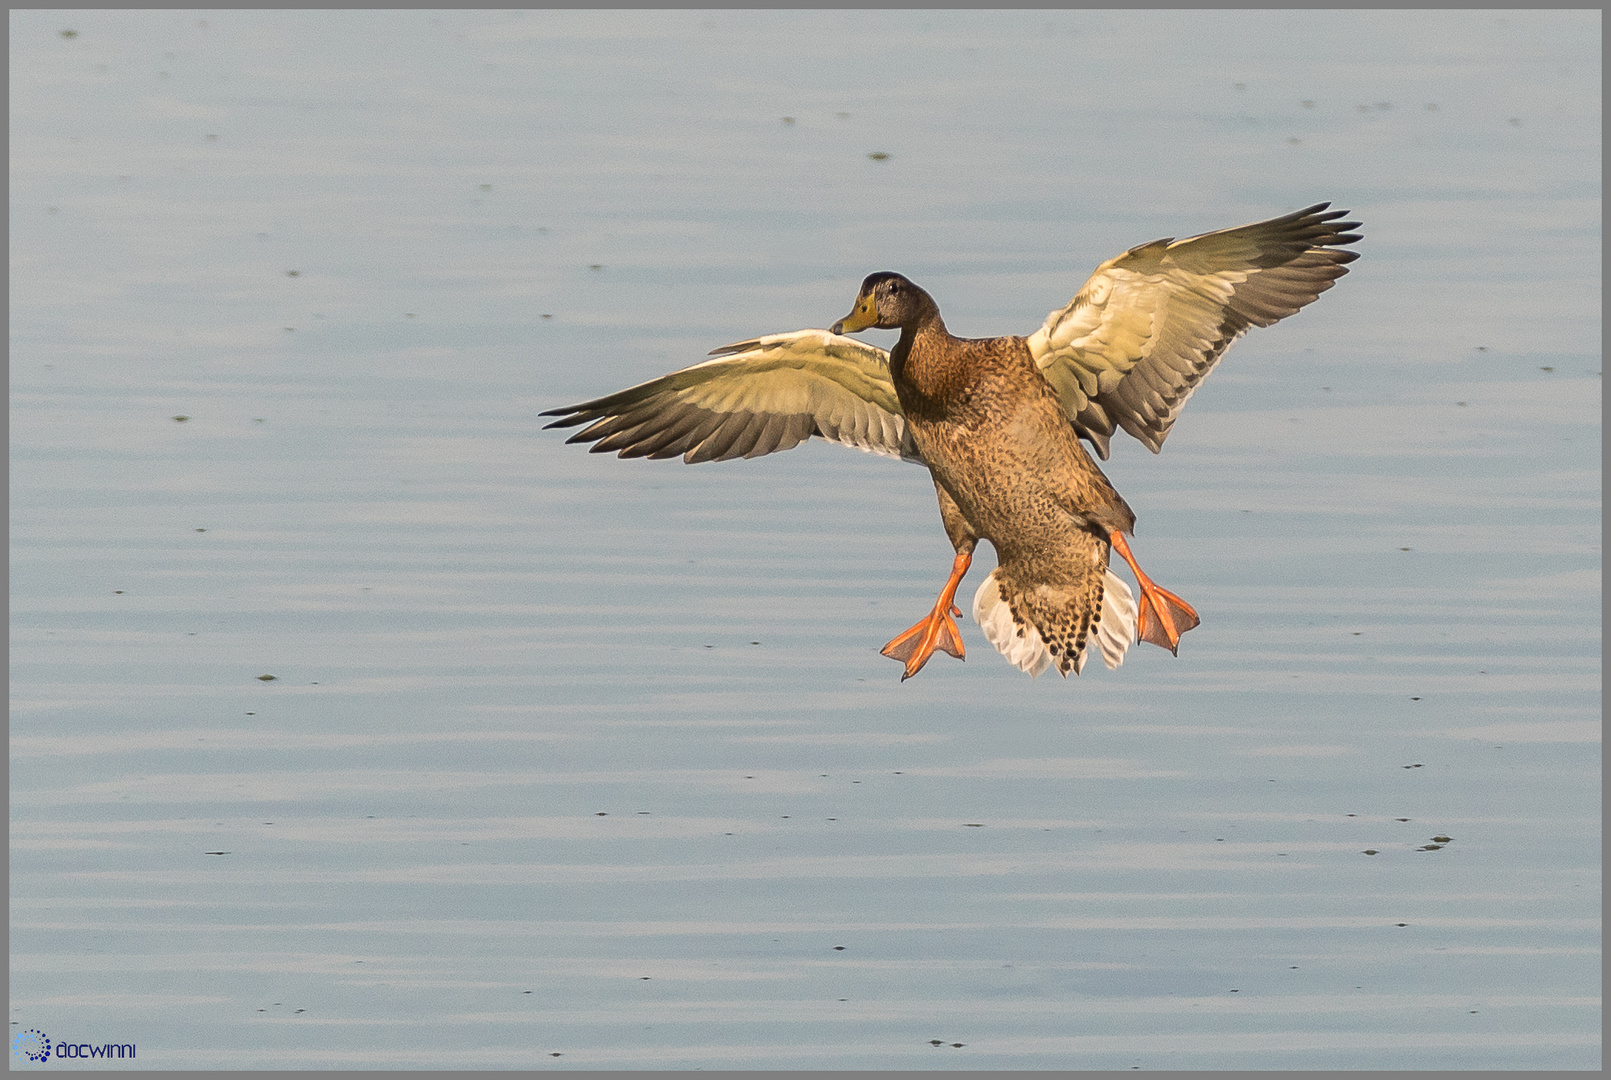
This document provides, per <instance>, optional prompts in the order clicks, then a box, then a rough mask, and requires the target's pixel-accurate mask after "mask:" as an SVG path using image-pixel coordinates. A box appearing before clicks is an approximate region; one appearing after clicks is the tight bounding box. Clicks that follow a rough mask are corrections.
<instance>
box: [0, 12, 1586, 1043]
mask: <svg viewBox="0 0 1611 1080" xmlns="http://www.w3.org/2000/svg"><path fill="white" fill-rule="evenodd" d="M10 29H11V100H12V105H11V123H12V128H11V219H10V226H11V235H12V241H11V313H12V317H11V446H10V449H11V582H10V584H11V626H12V643H11V672H12V701H11V706H12V712H11V772H10V782H11V864H10V871H11V1018H10V1019H11V1022H12V1030H13V1031H14V1032H18V1031H23V1030H27V1029H30V1028H32V1029H37V1030H39V1031H42V1032H44V1033H46V1034H47V1035H48V1036H50V1037H51V1038H52V1039H55V1040H58V1041H68V1042H89V1043H94V1044H97V1045H99V1044H101V1043H106V1042H121V1043H135V1044H137V1046H138V1060H137V1062H136V1063H132V1064H135V1065H136V1066H144V1067H147V1068H205V1067H226V1068H241V1067H270V1068H274V1067H278V1068H303V1067H308V1068H312V1067H339V1068H361V1067H383V1066H395V1067H409V1068H436V1067H465V1066H469V1067H488V1068H512V1067H531V1066H544V1067H557V1068H564V1067H574V1068H595V1067H597V1068H739V1067H773V1068H778V1067H815V1068H844V1067H879V1068H907V1069H909V1068H1088V1069H1102V1068H1106V1069H1129V1068H1132V1067H1141V1068H1149V1069H1150V1068H1202V1069H1268V1068H1372V1069H1381V1068H1518V1067H1526V1068H1597V1067H1598V1066H1599V1063H1600V1027H1599V1025H1600V1019H1599V1018H1600V996H1599V986H1600V976H1599V965H1600V919H1599V913H1600V877H1599V851H1600V794H1599V776H1600V769H1599V741H1600V729H1599V704H1600V697H1599V690H1600V662H1599V653H1600V614H1599V611H1600V569H1599V567H1600V526H1599V512H1600V466H1599V461H1600V404H1599V403H1600V386H1601V383H1600V355H1599V340H1600V306H1599V303H1600V299H1599V298H1600V289H1601V281H1600V260H1601V248H1600V173H1599V161H1600V124H1601V118H1600V55H1599V41H1600V16H1599V13H1598V12H1565V13H1561V12H1556V13H1540V14H1527V13H1517V12H1511V13H1506V12H1480V13H1432V14H1426V13H1409V14H1402V13H1401V14H1393V13H1332V14H1326V13H1320V14H1297V13H1280V12H1262V13H1216V12H1146V13H1136V14H1132V15H1124V14H1105V13H1096V12H1015V13H999V14H977V13H964V12H946V13H933V12H861V13H837V12H824V13H771V14H768V13H745V12H715V13H707V12H621V13H600V14H577V13H556V12H527V13H520V12H479V13H432V12H402V13H379V12H280V13H263V12H224V13H209V12H163V13H116V12H90V11H73V12H67V13H52V12H41V11H25V12H13V13H12V15H11V23H10ZM65 31H73V32H74V34H73V36H67V35H66V34H65V33H64V32H65ZM875 152H876V153H882V154H887V155H888V157H887V158H886V159H884V160H874V159H872V158H870V157H869V155H870V154H872V153H875ZM1321 199H1331V200H1333V201H1335V202H1336V204H1337V205H1339V206H1342V207H1348V208H1351V209H1352V210H1353V211H1354V212H1355V214H1357V215H1358V216H1359V217H1360V218H1361V219H1362V220H1363V221H1364V222H1365V233H1366V239H1365V241H1364V243H1363V244H1362V245H1361V248H1362V250H1363V252H1364V258H1362V259H1361V260H1360V261H1359V262H1358V263H1356V264H1355V265H1354V268H1353V272H1352V273H1351V274H1350V275H1349V276H1348V277H1347V278H1346V279H1344V280H1343V281H1342V282H1341V283H1340V285H1339V286H1338V288H1337V289H1336V290H1335V291H1333V292H1331V293H1329V294H1327V295H1326V296H1325V297H1323V298H1322V299H1321V300H1320V301H1319V302H1318V303H1317V304H1315V306H1314V307H1312V308H1310V309H1308V310H1306V311H1305V312H1303V313H1302V314H1301V315H1300V316H1298V317H1296V318H1294V319H1293V320H1291V321H1290V322H1287V323H1283V324H1282V325H1280V326H1278V327H1275V328H1273V329H1269V330H1264V331H1256V332H1255V333H1254V334H1253V335H1252V336H1251V337H1250V338H1248V339H1247V340H1245V341H1243V342H1242V343H1241V344H1239V345H1238V346H1237V347H1236V348H1235V349H1234V350H1233V351H1232V352H1231V354H1230V356H1229V357H1228V359H1227V360H1226V362H1225V364H1224V365H1223V366H1222V368H1221V369H1220V370H1219V371H1218V372H1217V373H1216V374H1215V375H1214V377H1213V378H1212V379H1211V380H1210V381H1209V383H1208V384H1207V385H1206V387H1205V388H1204V389H1203V390H1202V391H1201V392H1199V393H1198V394H1197V395H1196V397H1195V398H1194V399H1193V401H1192V403H1191V405H1190V407H1189V408H1188V410H1187V411H1186V413H1185V415H1184V418H1183V419H1182V420H1181V422H1180V423H1179V425H1178V426H1177V428H1176V429H1175V431H1174V434H1173V436H1172V438H1171V439H1170V441H1169V445H1168V447H1167V448H1166V450H1165V452H1164V453H1163V454H1162V455H1160V456H1158V457H1156V458H1155V457H1153V456H1152V455H1150V454H1149V453H1147V452H1146V451H1145V450H1144V449H1143V448H1142V447H1141V446H1139V444H1136V443H1134V442H1132V441H1130V440H1128V439H1123V440H1116V441H1115V447H1114V455H1113V459H1112V461H1111V462H1109V464H1108V473H1109V475H1110V476H1111V477H1112V478H1113V480H1114V481H1115V483H1116V484H1117V485H1118V486H1119V488H1120V489H1121V490H1122V491H1123V492H1124V493H1125V495H1126V497H1127V499H1128V500H1129V502H1130V503H1131V505H1132V506H1133V507H1134V508H1135V509H1136V511H1137V513H1138V515H1139V517H1140V525H1139V527H1138V530H1137V539H1136V548H1137V552H1138V555H1139V557H1140V558H1141V559H1142V560H1143V562H1144V563H1145V564H1146V565H1147V567H1148V569H1149V572H1150V573H1152V574H1153V575H1155V576H1156V577H1157V578H1158V580H1159V581H1160V582H1162V583H1163V584H1165V585H1166V586H1168V587H1170V588H1173V589H1175V590H1177V591H1179V592H1180V593H1181V594H1182V595H1184V596H1185V597H1187V598H1188V599H1189V600H1190V601H1191V602H1192V603H1193V604H1194V605H1195V606H1196V607H1197V608H1198V609H1199V611H1200V612H1201V613H1202V615H1203V625H1202V627H1201V628H1200V629H1199V630H1196V631H1194V632H1193V633H1192V634H1191V635H1190V636H1189V637H1188V638H1187V639H1186V641H1185V642H1184V644H1183V646H1182V650H1181V655H1180V657H1179V658H1178V659H1175V658H1172V657H1170V656H1169V655H1168V654H1166V653H1165V652H1163V651H1162V650H1158V649H1150V648H1146V649H1137V650H1135V651H1133V652H1132V653H1131V655H1130V659H1129V661H1128V662H1127V663H1126V664H1125V665H1124V667H1122V668H1121V669H1120V670H1118V671H1117V672H1108V671H1106V670H1104V669H1102V668H1101V667H1100V665H1095V666H1093V667H1092V668H1091V669H1088V671H1087V674H1086V675H1085V676H1084V677H1083V678H1079V679H1070V680H1068V681H1066V682H1065V681H1063V680H1060V679H1057V678H1054V677H1043V678H1041V679H1040V680H1038V681H1031V680H1030V679H1028V678H1026V677H1025V676H1023V675H1022V674H1020V673H1019V672H1017V671H1015V670H1014V669H1012V668H1011V667H1010V666H1008V665H1007V664H1006V663H1005V662H1004V661H1002V660H1001V658H1000V657H998V656H996V655H995V654H994V652H993V650H991V649H990V647H989V646H988V644H987V643H986V642H985V641H984V640H983V638H982V636H981V635H980V634H979V632H978V630H977V628H976V627H973V626H972V625H971V623H970V624H969V625H967V626H966V627H965V629H964V637H965V639H966V641H967V646H968V650H969V658H968V660H967V662H966V663H965V664H959V663H956V662H954V661H952V660H950V659H949V658H947V657H938V658H936V659H935V660H934V661H933V662H932V663H931V664H930V665H929V667H928V668H927V669H926V670H925V671H924V672H923V674H922V675H921V677H919V678H917V679H914V680H912V681H911V682H908V683H906V684H904V685H902V684H901V683H900V681H899V667H898V666H897V665H895V664H893V663H891V662H890V661H888V660H886V659H884V658H882V657H880V656H879V655H878V652H877V650H878V647H879V646H880V645H881V644H882V643H883V642H884V641H886V640H887V639H888V638H889V637H891V636H892V635H893V634H894V633H895V632H897V631H899V630H900V629H902V628H904V627H905V626H907V625H908V624H910V623H911V622H912V620H913V619H915V618H917V617H918V616H919V615H920V614H921V613H922V612H924V611H926V610H927V608H928V606H929V605H930V604H931V603H932V599H933V595H934V592H935V590H936V589H937V587H938V586H939V584H940V582H941V580H942V579H943V575H944V573H945V571H946V569H947V567H948V566H949V562H950V557H951V552H950V547H949V545H948V544H947V542H946V540H945V537H944V534H943V532H942V530H941V528H940V525H939V521H938V515H937V513H936V509H935V506H934V501H933V494H932V488H931V486H930V484H929V482H928V480H927V478H926V477H925V476H924V474H923V473H922V472H921V471H920V470H918V469H914V468H912V467H909V466H904V465H900V464H896V463H892V462H889V461H886V460H883V459H877V458H872V457H869V456H866V455H861V454H857V453H855V452H853V451H849V450H845V449H843V448H839V447H830V446H825V445H821V444H818V445H813V446H807V447H802V448H801V449H798V450H796V451H793V452H791V453H788V454H782V455H776V456H774V457H771V458H766V459H761V460H758V461H753V462H735V463H730V464H726V465H719V466H718V465H711V466H702V467H699V468H689V467H685V466H683V465H681V464H677V463H664V462H644V461H631V462H625V461H618V460H615V459H614V458H610V457H603V456H592V455H588V454H586V453H583V452H581V451H580V450H579V449H578V448H576V447H566V446H564V445H563V441H562V438H560V437H558V434H559V433H556V432H543V431H541V430H540V429H539V422H538V420H537V415H536V414H537V413H538V412H539V411H541V410H542V409H544V408H551V407H554V406H556V405H561V404H567V403H570V402H573V401H576V400H579V399H581V398H584V397H588V396H592V395H596V394H599V393H602V392H605V391H609V390H613V389H617V388H619V387H622V386H625V385H628V384H630V383H633V382H636V381H639V380H641V379H644V378H647V377H650V376H652V375H655V374H658V373H660V372H663V371H666V370H670V369H672V368H676V367H681V366H684V365H686V364H689V363H692V362H695V361H696V360H698V359H700V358H701V357H703V355H704V354H705V352H706V351H707V350H708V349H710V348H712V347H714V346H717V345H722V344H724V343H727V342H730V341H737V340H741V339H742V338H744V337H746V336H749V335H753V334H757V333H765V332H771V331H778V330H788V329H794V328H797V327H803V326H822V325H826V324H828V323H830V322H831V321H832V320H833V319H835V318H837V317H838V316H840V315H842V314H843V313H844V312H845V311H846V310H847V309H848V305H849V302H850V300H851V299H852V297H853V296H854V293H855V289H856V285H857V283H858V282H859V281H860V280H861V278H862V277H863V276H864V275H865V274H867V273H869V272H871V271H873V270H880V269H893V270H900V271H902V272H904V273H907V274H908V275H910V276H912V277H913V278H915V279H916V280H918V281H919V282H920V283H922V284H923V285H925V286H926V287H927V288H928V289H930V290H931V291H932V292H933V293H934V294H935V296H936V297H937V298H938V299H939V301H940V303H941V305H942V306H943V308H944V310H945V312H946V316H947V320H948V323H949V324H950V326H951V328H952V329H953V330H954V331H956V332H958V333H960V334H965V335H986V334H999V333H1014V332H1016V333H1026V332H1028V331H1029V330H1032V329H1033V328H1034V327H1036V326H1038V325H1039V322H1040V320H1041V319H1042V318H1043V317H1044V315H1045V313H1046V312H1047V311H1049V310H1051V309H1052V308H1055V307H1058V306H1061V305H1062V304H1063V303H1065V302H1066V301H1067V299H1068V297H1069V296H1070V295H1072V294H1073V292H1074V291H1075V290H1076V289H1077V288H1078V286H1079V285H1080V284H1081V282H1083V280H1084V278H1085V276H1086V275H1087V274H1088V273H1089V272H1090V270H1091V269H1092V268H1093V267H1094V266H1095V265H1096V264H1097V263H1098V262H1100V261H1101V260H1103V259H1105V258H1108V257H1110V256H1112V255H1114V254H1116V253H1118V252H1119V251H1122V250H1123V249H1125V248H1126V247H1129V246H1131V245H1133V244H1136V243H1140V242H1143V241H1146V240H1150V239H1153V238H1154V237H1158V236H1166V235H1179V236H1183V235H1189V234H1191V233H1195V232H1201V231H1205V230H1208V229H1213V228H1219V227H1224V226H1229V225H1234V224H1239V223H1242V222H1245V221H1251V220H1255V219H1259V218H1263V217H1268V216H1271V215H1274V214H1277V213H1281V212H1284V211H1286V210H1289V209H1292V208H1296V207H1298V206H1302V205H1306V204H1308V203H1311V202H1315V201H1319V200H1321ZM867 336H868V337H869V338H870V339H873V340H878V341H880V343H883V344H887V343H888V341H887V338H888V335H883V334H876V333H875V334H869V335H867ZM989 565H990V564H989V559H988V558H985V559H984V562H983V564H982V565H980V566H979V567H977V568H976V569H975V572H974V576H973V577H972V578H971V579H970V580H971V581H977V580H979V578H981V577H982V576H983V574H984V573H987V572H988V570H989ZM973 587H974V586H973V585H972V584H968V585H965V586H964V590H965V591H968V595H971V591H969V590H971V589H972V588H973ZM269 675H272V676H273V677H274V678H273V679H272V680H267V679H264V678H263V677H264V676H269ZM1434 837H1448V838H1449V839H1448V840H1446V841H1434V840H1433V838H1434ZM1368 851H1369V852H1375V854H1367V852H1368ZM954 1044H962V1045H960V1046H957V1045H954ZM19 1064H20V1067H27V1065H26V1063H19ZM52 1064H55V1062H53V1063H52ZM63 1064H66V1063H63ZM129 1064H131V1063H127V1062H125V1063H123V1064H122V1065H120V1066H117V1067H128V1065H129Z"/></svg>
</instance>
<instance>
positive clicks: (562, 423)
mask: <svg viewBox="0 0 1611 1080" xmlns="http://www.w3.org/2000/svg"><path fill="white" fill-rule="evenodd" d="M711 356H712V357H714V359H711V360H706V361H705V362H704V363H702V364H695V365H694V366H693V367H689V368H683V369H682V370H681V371H674V372H672V373H671V374H669V375H662V376H660V378H658V379H651V380H649V381H648V382H646V383H640V384H638V385H637V386H633V387H629V388H627V389H625V390H620V391H617V392H616V393H613V394H609V395H607V396H605V397H601V398H595V399H594V400H592V401H584V402H582V403H581V404H580V405H569V406H566V407H565V408H561V409H550V410H548V411H547V412H544V413H543V414H542V415H543V416H557V417H559V418H560V419H558V420H555V421H554V422H553V423H551V424H549V425H547V426H548V427H551V428H555V427H575V426H576V425H578V424H588V426H587V427H585V428H583V429H582V430H581V431H578V432H577V433H576V434H575V435H572V436H571V437H570V438H569V439H568V440H566V441H567V442H573V443H576V442H590V443H593V445H592V446H591V447H589V449H590V450H592V451H593V452H594V453H604V452H606V451H610V450H614V451H618V452H619V453H620V456H621V457H648V458H669V457H676V456H677V455H679V454H680V455H682V459H683V460H684V461H686V462H688V463H689V464H690V465H692V464H694V463H696V462H701V461H726V460H728V459H730V458H737V457H745V458H753V457H760V456H761V455H763V454H770V453H773V452H774V451H777V450H788V449H790V448H792V447H794V446H797V445H799V444H800V443H802V442H804V441H805V440H807V439H809V438H811V437H812V436H813V435H815V436H817V437H819V438H823V439H826V440H828V441H829V442H836V443H842V444H843V445H845V446H854V447H856V448H857V449H858V450H866V451H869V452H870V453H874V454H883V455H885V456H887V457H898V458H903V459H905V460H907V461H915V462H921V461H922V458H921V456H920V455H919V454H918V452H917V448H916V447H915V446H913V444H912V437H911V434H910V432H909V430H908V428H907V424H906V417H905V416H904V415H903V414H902V412H901V405H900V402H899V401H898V400H897V399H896V397H895V384H894V383H893V382H892V381H891V379H890V375H889V354H888V353H887V352H885V351H884V350H883V349H880V348H878V347H876V346H873V345H868V344H867V343H866V342H862V341H857V340H856V339H855V338H851V337H845V336H843V335H840V334H831V333H829V332H828V331H826V330H795V331H793V332H792V333H787V334H769V335H767V336H766V337H761V338H755V339H753V340H750V341H741V342H739V343H738V344H736V345H726V346H723V347H722V348H720V349H714V350H712V352H711Z"/></svg>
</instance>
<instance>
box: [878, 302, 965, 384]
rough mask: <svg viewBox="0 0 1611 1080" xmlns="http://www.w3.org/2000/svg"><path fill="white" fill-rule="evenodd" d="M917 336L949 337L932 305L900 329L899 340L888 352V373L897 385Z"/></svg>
mask: <svg viewBox="0 0 1611 1080" xmlns="http://www.w3.org/2000/svg"><path fill="white" fill-rule="evenodd" d="M919 335H921V336H924V337H928V336H930V335H938V336H939V337H940V338H941V339H944V338H948V337H950V336H951V334H950V331H948V330H946V328H945V321H944V320H943V319H941V318H940V309H939V308H938V307H936V306H934V304H932V303H930V304H929V305H928V310H927V311H925V312H923V314H922V315H920V316H918V317H917V318H916V319H913V320H912V321H911V322H909V323H907V324H906V325H905V326H902V327H901V339H900V340H899V341H897V342H896V343H895V347H894V348H893V349H891V350H890V351H889V373H890V376H891V377H892V378H893V379H894V380H895V381H896V382H897V383H899V382H900V381H901V380H902V378H903V377H904V376H905V373H906V359H907V357H909V356H911V354H912V344H913V343H914V342H915V341H917V339H918V337H919Z"/></svg>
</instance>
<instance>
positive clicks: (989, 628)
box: [973, 570, 1136, 677]
mask: <svg viewBox="0 0 1611 1080" xmlns="http://www.w3.org/2000/svg"><path fill="white" fill-rule="evenodd" d="M996 573H997V571H994V570H992V571H991V572H990V576H989V577H987V578H985V579H984V582H983V583H982V584H980V586H979V591H978V592H976V593H974V594H973V619H974V621H975V622H977V623H978V624H979V629H981V630H983V631H984V636H985V639H986V640H987V641H989V642H990V644H992V645H994V646H995V647H996V651H997V652H999V653H1001V655H1002V656H1005V657H1006V658H1007V662H1008V663H1010V664H1011V665H1012V666H1013V667H1015V668H1017V669H1018V670H1019V671H1027V672H1028V673H1029V674H1030V676H1031V677H1036V676H1039V675H1040V673H1041V672H1043V671H1045V670H1046V669H1047V668H1049V667H1051V666H1052V651H1051V650H1050V649H1048V648H1047V647H1046V642H1045V640H1044V639H1043V638H1042V637H1041V636H1040V631H1039V630H1037V629H1035V626H1034V624H1032V623H1030V622H1028V621H1026V622H1024V623H1023V625H1021V626H1020V625H1019V624H1018V623H1017V622H1016V621H1014V619H1013V616H1012V608H1011V606H1010V605H1008V603H1007V601H1005V600H1003V599H1002V598H1001V582H1000V581H999V579H997V577H996ZM1095 636H1096V640H1097V642H1098V644H1099V645H1100V647H1101V649H1102V662H1103V663H1104V664H1106V665H1107V666H1108V668H1109V669H1112V668H1116V667H1118V666H1119V665H1120V664H1122V663H1124V654H1125V651H1126V650H1127V649H1129V647H1130V646H1131V645H1132V644H1134V643H1135V640H1136V602H1135V598H1134V596H1132V595H1131V593H1130V586H1128V585H1126V584H1125V583H1124V582H1123V581H1122V580H1121V579H1120V578H1118V577H1117V576H1116V575H1115V574H1114V573H1113V571H1112V570H1109V571H1107V578H1106V580H1105V581H1104V583H1103V589H1102V621H1101V622H1099V623H1097V625H1096V635H1095ZM1090 651H1091V646H1090V642H1089V641H1087V642H1086V645H1085V648H1084V649H1082V650H1081V651H1080V654H1079V655H1078V656H1076V657H1075V658H1074V672H1075V674H1079V672H1081V671H1083V670H1084V668H1085V661H1086V658H1087V656H1088V655H1089V653H1090Z"/></svg>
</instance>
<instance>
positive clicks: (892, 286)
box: [889, 281, 901, 296]
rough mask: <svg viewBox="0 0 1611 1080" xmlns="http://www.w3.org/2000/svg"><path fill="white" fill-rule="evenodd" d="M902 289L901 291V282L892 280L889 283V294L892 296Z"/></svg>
mask: <svg viewBox="0 0 1611 1080" xmlns="http://www.w3.org/2000/svg"><path fill="white" fill-rule="evenodd" d="M900 291H901V283H900V282H898V281H892V282H890V283H889V294H890V295H891V296H894V295H895V294H896V293H898V292H900Z"/></svg>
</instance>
